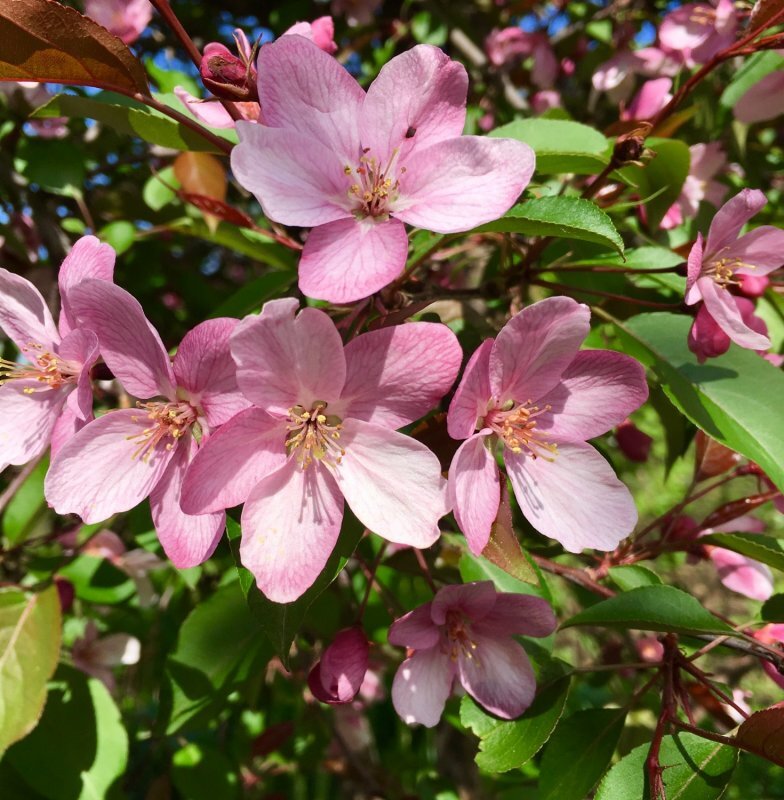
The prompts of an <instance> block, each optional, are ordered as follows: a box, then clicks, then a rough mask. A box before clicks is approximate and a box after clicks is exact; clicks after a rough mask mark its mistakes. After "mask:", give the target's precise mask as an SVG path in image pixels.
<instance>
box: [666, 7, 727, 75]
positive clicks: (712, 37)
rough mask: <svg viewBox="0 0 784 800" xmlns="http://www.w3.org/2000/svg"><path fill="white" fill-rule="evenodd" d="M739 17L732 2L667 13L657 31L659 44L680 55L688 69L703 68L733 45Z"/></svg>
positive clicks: (679, 9) (684, 8)
mask: <svg viewBox="0 0 784 800" xmlns="http://www.w3.org/2000/svg"><path fill="white" fill-rule="evenodd" d="M737 29H738V17H737V14H736V12H735V4H734V3H733V2H732V0H718V2H716V3H714V4H708V3H687V4H686V5H682V6H679V7H678V8H676V9H674V10H673V11H670V13H669V14H667V16H666V17H665V18H664V19H663V20H662V24H661V26H660V27H659V41H660V43H661V45H662V47H664V48H665V49H667V50H670V51H675V52H679V53H681V54H682V57H683V59H684V62H685V64H686V65H687V66H690V67H691V66H694V65H695V64H704V63H705V62H706V61H709V60H710V59H711V58H713V56H714V55H716V53H718V52H719V51H720V50H725V49H726V48H728V47H729V46H730V45H731V44H732V43H733V42H734V41H735V34H736V31H737Z"/></svg>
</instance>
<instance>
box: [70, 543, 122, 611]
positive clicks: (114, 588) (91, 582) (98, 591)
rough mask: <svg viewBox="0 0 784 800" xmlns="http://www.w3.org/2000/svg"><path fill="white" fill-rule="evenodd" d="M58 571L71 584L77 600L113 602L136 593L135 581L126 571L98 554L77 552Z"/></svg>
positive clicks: (106, 603) (120, 600)
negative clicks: (74, 556) (72, 558)
mask: <svg viewBox="0 0 784 800" xmlns="http://www.w3.org/2000/svg"><path fill="white" fill-rule="evenodd" d="M58 574H59V575H61V576H62V577H63V578H67V579H68V580H69V581H70V582H71V583H72V584H73V587H74V591H75V592H76V596H77V597H78V598H79V599H80V600H85V601H87V602H88V603H100V604H101V605H114V604H117V603H123V602H125V601H126V600H127V599H128V598H129V597H132V596H133V595H134V594H135V593H136V584H135V583H134V582H133V580H132V579H131V578H130V577H129V576H128V574H127V573H125V572H123V571H122V570H119V569H118V568H117V567H115V566H114V564H112V563H111V561H108V560H107V559H105V558H100V557H97V556H92V555H86V554H82V555H80V556H77V558H75V559H74V560H73V561H71V563H70V564H66V566H64V567H63V568H62V569H61V570H60V571H59V573H58Z"/></svg>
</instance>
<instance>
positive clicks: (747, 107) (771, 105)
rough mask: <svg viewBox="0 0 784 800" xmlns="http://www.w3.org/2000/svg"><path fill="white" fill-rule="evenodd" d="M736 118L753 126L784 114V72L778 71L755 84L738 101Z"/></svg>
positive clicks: (735, 111) (735, 109)
mask: <svg viewBox="0 0 784 800" xmlns="http://www.w3.org/2000/svg"><path fill="white" fill-rule="evenodd" d="M733 111H734V113H735V118H736V119H738V120H740V122H745V123H746V124H747V125H751V124H752V123H754V122H764V121H766V120H769V119H775V118H776V117H778V116H780V115H781V114H784V70H781V69H779V70H776V72H771V73H770V74H769V75H766V76H765V77H764V78H762V80H760V81H759V82H758V83H755V84H754V85H753V86H752V87H751V88H750V89H749V90H748V91H747V92H746V93H745V94H744V95H743V97H741V98H740V100H738V102H737V103H736V104H735V108H734V109H733Z"/></svg>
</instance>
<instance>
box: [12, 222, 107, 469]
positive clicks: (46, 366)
mask: <svg viewBox="0 0 784 800" xmlns="http://www.w3.org/2000/svg"><path fill="white" fill-rule="evenodd" d="M114 258H115V253H114V250H112V248H111V247H110V246H109V245H108V244H101V242H99V241H98V239H96V238H95V237H94V236H83V237H82V238H81V239H79V240H78V241H77V242H76V244H74V246H73V247H72V248H71V252H70V253H69V254H68V256H66V258H65V260H64V261H63V263H62V266H61V267H60V274H59V289H60V303H61V311H60V320H59V325H57V326H55V324H54V320H53V319H52V315H51V314H50V312H49V309H48V307H47V305H46V302H45V300H44V299H43V297H42V296H41V293H40V292H39V291H38V289H36V288H35V286H33V284H32V283H30V282H29V281H27V280H25V279H24V278H22V277H21V276H20V275H15V274H14V273H12V272H8V271H7V270H5V269H0V329H2V330H3V331H4V332H5V334H6V336H8V338H9V339H11V341H12V342H13V343H14V344H15V345H16V347H17V348H18V350H19V352H20V353H21V355H22V356H23V358H24V359H25V360H24V361H19V362H16V361H7V360H5V359H2V360H0V412H2V413H0V444H1V445H2V454H0V470H3V469H5V468H6V467H7V466H8V465H9V464H15V465H19V464H26V463H27V462H28V461H30V460H32V459H34V458H38V456H40V455H41V454H42V453H43V452H44V450H46V448H47V447H48V446H49V445H50V444H51V445H52V449H53V450H54V451H56V450H58V449H59V448H60V447H61V446H62V445H63V444H64V443H65V442H66V441H67V439H68V438H69V437H70V436H72V435H73V434H74V433H75V432H76V431H77V430H78V429H79V428H81V427H82V425H84V424H85V422H86V421H87V420H90V419H92V413H93V390H92V384H91V383H90V368H91V367H92V365H93V364H94V363H95V362H96V360H97V359H98V340H97V339H96V337H95V334H94V333H93V332H92V331H91V330H87V329H86V328H85V327H84V326H78V325H77V324H76V321H75V318H74V316H73V310H72V306H71V294H72V293H73V291H74V288H75V287H76V286H77V285H78V284H79V283H80V282H81V281H84V280H86V279H89V278H97V279H100V280H102V281H111V280H112V274H113V272H114Z"/></svg>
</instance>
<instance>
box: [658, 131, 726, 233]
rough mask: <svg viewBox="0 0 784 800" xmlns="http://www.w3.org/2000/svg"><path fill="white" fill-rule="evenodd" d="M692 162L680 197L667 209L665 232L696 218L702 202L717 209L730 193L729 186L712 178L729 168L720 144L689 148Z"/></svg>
mask: <svg viewBox="0 0 784 800" xmlns="http://www.w3.org/2000/svg"><path fill="white" fill-rule="evenodd" d="M689 156H690V158H691V163H690V166H689V174H688V175H687V176H686V180H685V181H684V184H683V188H682V189H681V193H680V196H679V197H678V199H677V200H676V201H675V203H673V205H672V206H670V208H669V209H668V211H667V213H666V214H665V215H664V219H663V220H662V222H661V227H662V228H663V229H664V230H671V229H672V228H675V227H677V226H678V225H681V224H682V223H683V221H684V220H686V219H694V217H696V216H697V211H698V210H699V207H700V203H701V202H702V201H703V200H707V201H708V202H709V203H711V204H712V205H714V206H716V207H717V208H718V206H719V205H720V204H721V202H722V201H723V200H724V197H725V195H726V194H727V187H726V186H724V184H721V183H719V182H718V181H715V180H713V178H714V177H715V176H716V175H717V174H718V173H720V172H721V171H722V170H724V168H725V167H726V165H727V156H726V155H725V154H724V151H723V150H722V149H721V144H720V143H719V142H710V143H709V144H695V145H692V146H691V147H690V148H689Z"/></svg>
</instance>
